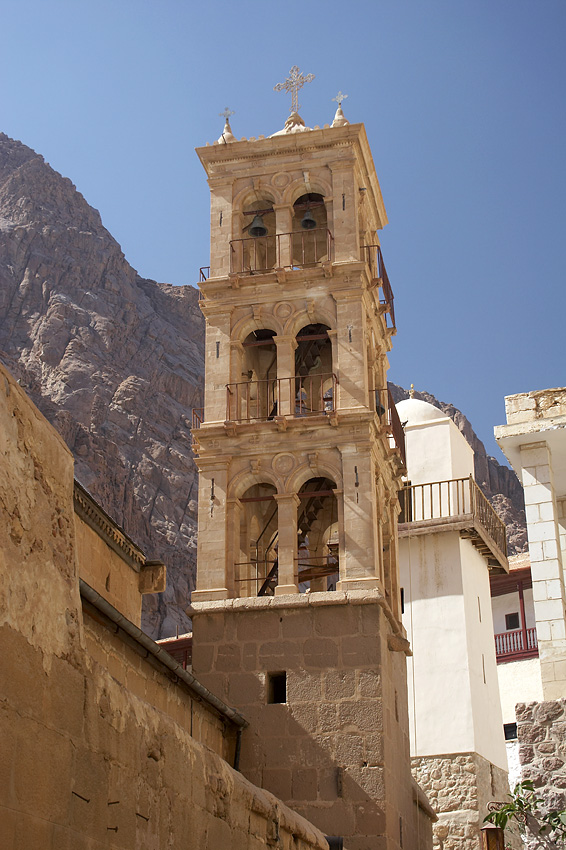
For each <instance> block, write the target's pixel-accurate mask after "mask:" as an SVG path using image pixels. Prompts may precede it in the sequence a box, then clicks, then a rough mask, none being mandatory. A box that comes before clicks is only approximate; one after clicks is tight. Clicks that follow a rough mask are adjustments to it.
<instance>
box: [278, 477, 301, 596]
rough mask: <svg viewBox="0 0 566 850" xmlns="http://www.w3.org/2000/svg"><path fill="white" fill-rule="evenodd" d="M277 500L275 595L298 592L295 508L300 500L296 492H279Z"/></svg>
mask: <svg viewBox="0 0 566 850" xmlns="http://www.w3.org/2000/svg"><path fill="white" fill-rule="evenodd" d="M274 498H275V501H276V502H277V527H278V532H279V533H278V535H277V560H278V570H279V579H278V584H277V587H276V588H275V595H276V596H280V595H281V594H283V593H298V592H299V588H298V587H297V583H296V580H295V565H296V561H295V559H296V556H297V508H298V506H299V504H300V502H301V500H300V499H299V497H298V496H297V494H296V493H279V494H277V495H276V496H274Z"/></svg>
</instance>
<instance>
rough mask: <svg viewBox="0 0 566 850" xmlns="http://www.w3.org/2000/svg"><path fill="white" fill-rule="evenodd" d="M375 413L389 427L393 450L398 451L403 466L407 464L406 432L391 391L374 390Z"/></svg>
mask: <svg viewBox="0 0 566 850" xmlns="http://www.w3.org/2000/svg"><path fill="white" fill-rule="evenodd" d="M374 397H375V411H376V413H377V415H378V416H379V418H380V421H381V422H382V423H384V424H385V425H386V426H387V429H388V431H389V436H390V443H392V448H393V447H395V448H397V449H398V451H399V454H400V456H401V460H402V461H403V464H406V462H407V460H406V455H405V432H404V431H403V426H402V425H401V420H400V419H399V414H398V413H397V408H396V407H395V402H394V401H393V396H392V395H391V391H390V390H389V389H383V390H374Z"/></svg>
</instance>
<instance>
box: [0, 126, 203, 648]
mask: <svg viewBox="0 0 566 850" xmlns="http://www.w3.org/2000/svg"><path fill="white" fill-rule="evenodd" d="M197 302H198V293H197V291H196V290H195V289H193V288H192V287H177V286H170V285H168V284H164V283H156V282H155V281H153V280H145V279H144V278H141V277H140V276H139V275H138V274H137V273H136V272H135V271H134V269H132V267H131V266H130V265H129V264H128V263H127V261H126V260H125V258H124V255H123V254H122V251H121V249H120V246H119V245H118V243H117V242H116V241H115V240H114V239H113V238H112V236H111V235H110V233H108V231H107V230H106V229H105V228H104V227H103V225H102V222H101V220H100V215H99V214H98V212H97V211H96V210H94V209H92V207H90V206H89V205H88V204H87V202H86V201H85V199H84V198H83V197H82V195H80V194H79V193H78V192H77V190H76V189H75V187H74V186H73V184H72V183H71V182H70V180H67V179H66V178H63V177H61V176H60V175H59V174H57V172H55V171H53V169H52V168H50V166H49V165H47V164H46V163H45V161H44V160H43V158H42V157H41V156H38V155H37V154H36V153H35V152H34V151H32V150H30V148H28V147H26V146H25V145H22V144H20V143H19V142H15V141H12V140H11V139H9V138H8V137H7V136H5V135H3V134H0V356H1V357H2V360H3V361H4V363H5V364H6V365H7V366H8V368H9V369H10V370H11V371H12V373H13V374H14V375H15V376H16V377H18V378H19V380H20V382H21V383H22V385H23V386H25V388H26V390H27V391H28V393H29V394H30V396H31V397H32V398H33V400H34V402H35V403H36V404H37V405H38V407H39V408H40V410H41V411H42V412H43V413H44V414H45V416H46V417H47V418H48V419H49V420H50V421H51V422H52V423H53V425H54V426H55V427H56V428H57V429H58V430H59V431H60V432H61V434H62V435H63V437H64V439H65V440H66V442H67V444H68V445H69V447H70V449H71V450H72V452H73V454H74V456H75V458H76V476H77V478H78V479H79V481H80V482H81V483H82V484H83V485H84V486H85V487H86V488H87V489H88V490H89V491H90V492H91V493H92V495H93V496H94V497H95V498H96V499H97V500H98V501H99V502H100V503H101V504H102V506H103V507H104V508H105V510H106V511H107V512H108V513H109V514H110V515H111V516H113V517H114V518H115V519H116V520H117V522H118V523H119V524H120V525H122V526H123V527H124V529H125V531H126V532H127V533H128V534H129V535H130V536H131V537H132V538H133V539H134V540H135V541H136V542H137V543H139V545H141V546H142V548H143V549H144V550H145V552H146V554H147V555H148V556H149V557H152V558H162V559H163V561H165V563H166V564H167V567H168V571H169V574H168V577H169V581H168V589H167V591H166V593H165V594H164V595H163V596H162V597H160V596H157V595H156V596H149V597H145V602H146V605H145V609H144V626H145V628H146V629H147V630H148V631H149V632H150V633H151V634H152V635H154V636H156V635H158V634H174V633H175V629H176V627H177V626H178V627H179V629H180V631H186V629H187V626H188V620H187V618H186V616H185V614H184V613H183V609H184V607H185V606H186V604H187V602H188V599H189V591H190V589H191V587H192V583H193V579H194V574H195V563H196V558H195V539H196V494H197V480H196V470H195V466H194V462H193V457H192V452H191V435H190V427H191V413H192V408H193V406H196V407H200V406H201V405H202V376H203V358H202V351H203V339H204V327H203V320H202V316H201V313H200V310H199V309H198V303H197Z"/></svg>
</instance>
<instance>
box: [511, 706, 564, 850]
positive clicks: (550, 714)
mask: <svg viewBox="0 0 566 850" xmlns="http://www.w3.org/2000/svg"><path fill="white" fill-rule="evenodd" d="M516 718H517V736H518V739H519V758H520V761H521V778H522V779H523V780H524V779H530V780H532V782H533V783H534V785H535V787H536V789H537V794H538V795H540V796H541V797H542V798H543V800H544V806H545V807H547V808H549V809H563V808H564V807H565V806H566V734H565V731H566V699H559V700H545V701H544V702H539V703H536V702H533V703H527V704H524V703H521V704H519V705H518V706H517V708H516ZM531 844H532V846H533V847H534V846H535V842H534V839H533V841H532V842H531Z"/></svg>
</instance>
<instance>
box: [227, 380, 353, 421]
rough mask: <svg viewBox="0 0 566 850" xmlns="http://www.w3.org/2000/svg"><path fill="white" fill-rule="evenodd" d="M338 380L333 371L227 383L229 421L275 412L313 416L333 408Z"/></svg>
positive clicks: (262, 417) (262, 418)
mask: <svg viewBox="0 0 566 850" xmlns="http://www.w3.org/2000/svg"><path fill="white" fill-rule="evenodd" d="M337 384H338V381H337V379H336V375H334V374H333V373H332V372H329V373H327V374H321V375H306V376H305V377H294V378H273V379H270V380H265V381H242V382H240V383H233V384H227V385H226V420H227V421H228V422H250V421H252V420H260V421H266V420H269V419H274V418H275V417H276V416H284V415H288V416H313V415H316V414H318V415H320V414H325V413H332V412H333V411H334V410H335V409H336V387H337Z"/></svg>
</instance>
